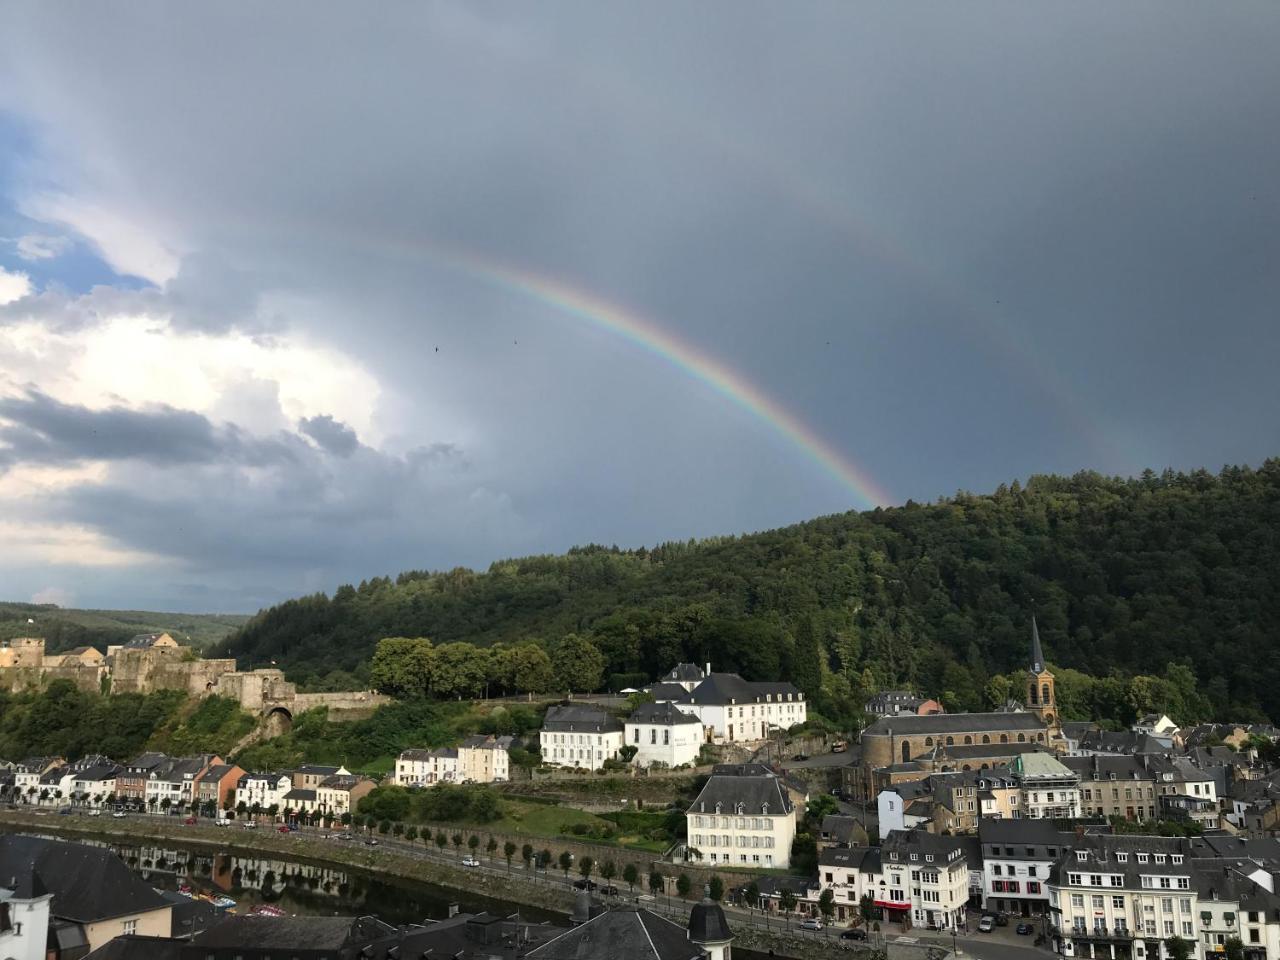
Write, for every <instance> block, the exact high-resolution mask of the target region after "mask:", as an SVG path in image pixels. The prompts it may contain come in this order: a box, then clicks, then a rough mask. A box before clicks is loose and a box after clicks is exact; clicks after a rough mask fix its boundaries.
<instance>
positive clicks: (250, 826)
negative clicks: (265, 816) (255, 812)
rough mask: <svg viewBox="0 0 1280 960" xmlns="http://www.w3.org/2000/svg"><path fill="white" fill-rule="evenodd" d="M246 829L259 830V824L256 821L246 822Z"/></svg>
mask: <svg viewBox="0 0 1280 960" xmlns="http://www.w3.org/2000/svg"><path fill="white" fill-rule="evenodd" d="M244 828H245V829H246V830H257V829H258V822H257V821H256V820H246V821H245V822H244Z"/></svg>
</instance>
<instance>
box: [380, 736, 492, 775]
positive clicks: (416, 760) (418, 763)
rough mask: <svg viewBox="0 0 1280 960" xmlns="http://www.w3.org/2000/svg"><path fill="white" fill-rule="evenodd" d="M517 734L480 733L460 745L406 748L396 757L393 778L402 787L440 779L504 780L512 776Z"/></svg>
mask: <svg viewBox="0 0 1280 960" xmlns="http://www.w3.org/2000/svg"><path fill="white" fill-rule="evenodd" d="M514 746H515V738H514V737H493V736H482V735H476V736H472V737H467V738H466V739H465V740H463V741H462V742H461V743H460V744H458V745H457V746H456V747H439V748H437V749H435V750H405V751H403V752H402V753H401V754H400V756H399V757H398V758H397V759H396V768H395V773H394V774H393V782H395V783H397V784H399V785H400V786H402V787H427V786H432V785H434V784H437V783H502V782H504V781H506V780H509V779H510V778H511V750H512V748H513V747H514Z"/></svg>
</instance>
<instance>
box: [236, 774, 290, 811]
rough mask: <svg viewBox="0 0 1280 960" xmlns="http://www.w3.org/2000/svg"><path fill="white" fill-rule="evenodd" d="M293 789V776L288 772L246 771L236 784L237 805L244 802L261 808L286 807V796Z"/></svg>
mask: <svg viewBox="0 0 1280 960" xmlns="http://www.w3.org/2000/svg"><path fill="white" fill-rule="evenodd" d="M292 790H293V778H292V777H291V776H289V774H287V773H246V774H245V775H244V776H243V777H241V778H240V780H239V782H238V783H237V784H236V806H237V807H238V806H239V805H240V804H242V803H243V804H244V805H245V807H246V809H252V808H253V805H254V804H255V803H256V804H257V805H258V809H259V810H269V809H270V808H271V807H272V806H275V807H277V808H279V809H281V810H283V809H284V807H285V797H287V796H288V795H289V793H290V792H291V791H292Z"/></svg>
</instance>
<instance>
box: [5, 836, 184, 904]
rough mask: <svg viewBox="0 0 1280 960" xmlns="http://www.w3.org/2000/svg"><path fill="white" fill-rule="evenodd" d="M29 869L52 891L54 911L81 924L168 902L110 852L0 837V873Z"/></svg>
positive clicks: (15, 873)
mask: <svg viewBox="0 0 1280 960" xmlns="http://www.w3.org/2000/svg"><path fill="white" fill-rule="evenodd" d="M31 872H35V873H38V874H39V876H40V881H41V882H42V883H43V884H44V886H45V887H46V888H47V889H48V890H49V892H50V893H52V894H53V907H52V912H53V915H54V916H57V917H62V918H65V919H68V920H75V921H77V922H80V923H91V922H96V921H98V920H105V919H108V918H110V917H118V916H122V915H124V914H128V913H143V912H146V911H151V910H158V909H161V908H163V907H166V906H168V904H167V903H166V901H165V899H164V898H163V897H161V896H160V894H158V893H156V892H155V891H154V890H152V889H151V887H150V886H148V885H147V884H146V883H144V882H143V881H142V880H140V879H139V878H138V877H137V876H135V875H134V874H133V872H132V871H131V870H130V869H129V868H128V867H127V866H125V865H124V863H123V862H122V861H121V860H120V858H119V857H117V856H116V855H115V854H114V853H112V852H111V851H110V850H105V849H102V848H100V847H90V846H86V845H85V844H81V843H66V842H64V841H61V840H46V839H44V838H43V837H27V836H21V835H19V834H9V835H7V836H3V837H0V876H5V877H18V876H22V875H23V874H26V873H31Z"/></svg>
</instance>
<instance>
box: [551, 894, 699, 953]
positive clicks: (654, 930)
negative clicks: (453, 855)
mask: <svg viewBox="0 0 1280 960" xmlns="http://www.w3.org/2000/svg"><path fill="white" fill-rule="evenodd" d="M526 956H528V957H529V958H531V960H532V958H537V960H700V958H701V957H702V956H703V950H702V948H701V947H700V946H698V945H697V944H696V943H693V942H692V941H690V940H689V938H688V935H687V933H686V931H685V928H684V927H681V926H679V925H678V924H675V923H672V922H671V921H670V920H667V919H665V918H663V917H660V916H658V915H657V914H656V913H652V912H651V911H649V910H643V909H637V908H634V907H619V908H618V909H616V910H608V911H606V912H604V913H602V914H600V916H598V917H594V918H592V919H591V920H588V921H587V922H586V923H584V924H582V925H581V926H579V927H574V928H573V929H572V930H569V931H567V932H566V933H562V934H561V935H560V936H558V937H556V938H555V939H554V940H551V941H548V942H547V943H544V944H542V945H541V946H540V947H535V948H534V949H533V950H530V951H529V953H528V954H526Z"/></svg>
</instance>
